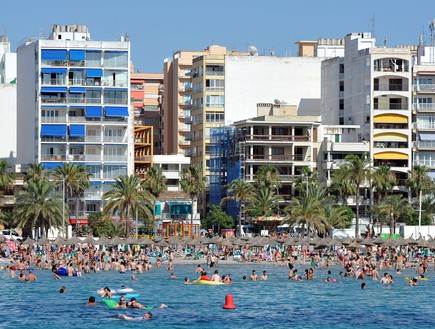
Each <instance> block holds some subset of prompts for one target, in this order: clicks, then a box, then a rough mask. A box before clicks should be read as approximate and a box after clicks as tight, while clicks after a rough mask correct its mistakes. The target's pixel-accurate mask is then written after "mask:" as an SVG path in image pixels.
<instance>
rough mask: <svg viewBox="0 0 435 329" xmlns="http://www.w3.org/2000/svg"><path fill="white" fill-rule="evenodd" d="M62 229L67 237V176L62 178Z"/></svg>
mask: <svg viewBox="0 0 435 329" xmlns="http://www.w3.org/2000/svg"><path fill="white" fill-rule="evenodd" d="M62 230H63V237H64V238H65V237H66V232H65V177H63V178H62Z"/></svg>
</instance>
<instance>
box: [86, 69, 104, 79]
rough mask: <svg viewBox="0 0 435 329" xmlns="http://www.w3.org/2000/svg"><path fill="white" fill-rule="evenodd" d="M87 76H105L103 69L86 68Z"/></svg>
mask: <svg viewBox="0 0 435 329" xmlns="http://www.w3.org/2000/svg"><path fill="white" fill-rule="evenodd" d="M86 76H87V77H88V78H101V77H102V76H103V70H102V69H86Z"/></svg>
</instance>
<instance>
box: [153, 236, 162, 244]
mask: <svg viewBox="0 0 435 329" xmlns="http://www.w3.org/2000/svg"><path fill="white" fill-rule="evenodd" d="M162 240H163V237H161V236H160V235H158V236H156V237H154V242H159V241H162Z"/></svg>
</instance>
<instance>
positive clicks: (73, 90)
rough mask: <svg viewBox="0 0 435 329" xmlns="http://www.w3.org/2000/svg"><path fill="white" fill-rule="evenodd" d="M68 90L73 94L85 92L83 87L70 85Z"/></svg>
mask: <svg viewBox="0 0 435 329" xmlns="http://www.w3.org/2000/svg"><path fill="white" fill-rule="evenodd" d="M69 92H70V93H73V94H84V93H85V92H86V88H85V87H70V88H69Z"/></svg>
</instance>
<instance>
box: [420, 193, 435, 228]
mask: <svg viewBox="0 0 435 329" xmlns="http://www.w3.org/2000/svg"><path fill="white" fill-rule="evenodd" d="M421 209H422V211H423V212H424V218H423V221H422V223H424V224H423V225H432V222H433V216H434V214H435V196H433V195H427V196H426V197H425V198H423V200H422V204H421Z"/></svg>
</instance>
